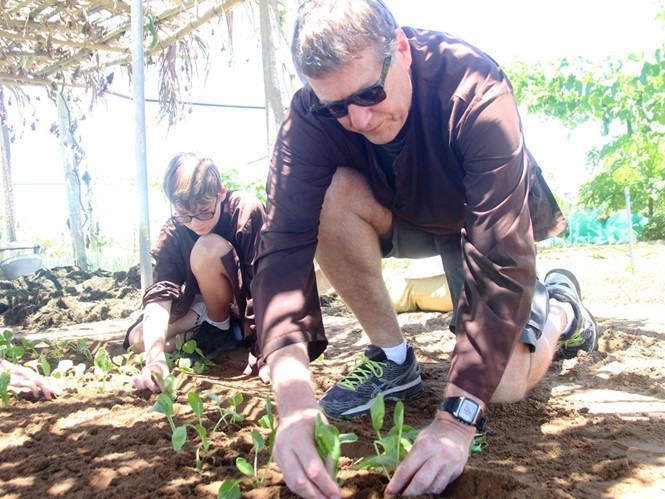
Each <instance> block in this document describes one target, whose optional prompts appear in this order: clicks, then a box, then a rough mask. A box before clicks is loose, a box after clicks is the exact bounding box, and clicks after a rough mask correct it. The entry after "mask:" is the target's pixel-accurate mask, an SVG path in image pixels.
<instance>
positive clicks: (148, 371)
mask: <svg viewBox="0 0 665 499" xmlns="http://www.w3.org/2000/svg"><path fill="white" fill-rule="evenodd" d="M169 374H171V372H170V371H169V367H168V365H167V364H166V356H165V355H164V354H163V353H162V354H161V355H160V356H158V357H157V358H156V359H152V360H146V364H145V367H144V368H143V369H142V370H141V374H137V375H136V376H134V380H133V382H134V387H135V388H136V389H138V390H150V391H151V392H161V391H162V390H163V389H164V383H163V380H164V378H166V377H167V376H168V375H169Z"/></svg>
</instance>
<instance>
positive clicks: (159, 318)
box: [134, 300, 173, 392]
mask: <svg viewBox="0 0 665 499" xmlns="http://www.w3.org/2000/svg"><path fill="white" fill-rule="evenodd" d="M172 303H173V302H172V301H171V300H164V301H155V302H151V303H148V304H147V305H146V306H145V309H144V310H143V342H144V346H145V367H144V368H143V370H142V371H141V374H139V375H137V376H136V377H135V378H134V386H135V387H136V388H138V389H148V390H150V391H153V392H156V391H160V390H161V389H162V386H163V385H162V379H164V378H165V377H166V376H168V375H169V374H170V371H169V368H168V366H167V364H166V355H164V346H165V343H166V333H167V330H168V327H169V316H170V314H171V304H172Z"/></svg>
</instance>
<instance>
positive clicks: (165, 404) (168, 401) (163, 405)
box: [152, 393, 187, 452]
mask: <svg viewBox="0 0 665 499" xmlns="http://www.w3.org/2000/svg"><path fill="white" fill-rule="evenodd" d="M152 410H153V411H154V412H159V413H160V414H164V415H165V416H166V419H168V421H169V426H170V427H171V445H172V446H173V450H175V451H176V452H177V451H179V450H180V449H182V446H183V445H185V442H186V441H187V428H186V427H185V426H176V425H175V422H174V421H173V399H172V398H171V397H170V396H169V395H168V394H166V393H160V394H159V395H157V402H155V405H153V406H152Z"/></svg>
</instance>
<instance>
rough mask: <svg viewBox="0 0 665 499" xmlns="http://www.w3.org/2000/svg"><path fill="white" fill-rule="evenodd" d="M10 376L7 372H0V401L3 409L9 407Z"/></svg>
mask: <svg viewBox="0 0 665 499" xmlns="http://www.w3.org/2000/svg"><path fill="white" fill-rule="evenodd" d="M10 379H11V374H10V373H9V371H8V370H4V371H2V372H0V399H1V400H2V405H4V406H5V407H6V406H8V405H9V380H10Z"/></svg>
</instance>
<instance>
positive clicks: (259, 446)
mask: <svg viewBox="0 0 665 499" xmlns="http://www.w3.org/2000/svg"><path fill="white" fill-rule="evenodd" d="M252 443H253V444H254V449H256V453H257V454H258V453H259V452H261V451H262V450H263V448H264V447H265V441H264V440H263V437H262V436H261V434H260V433H259V430H257V429H256V428H254V429H253V430H252Z"/></svg>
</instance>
